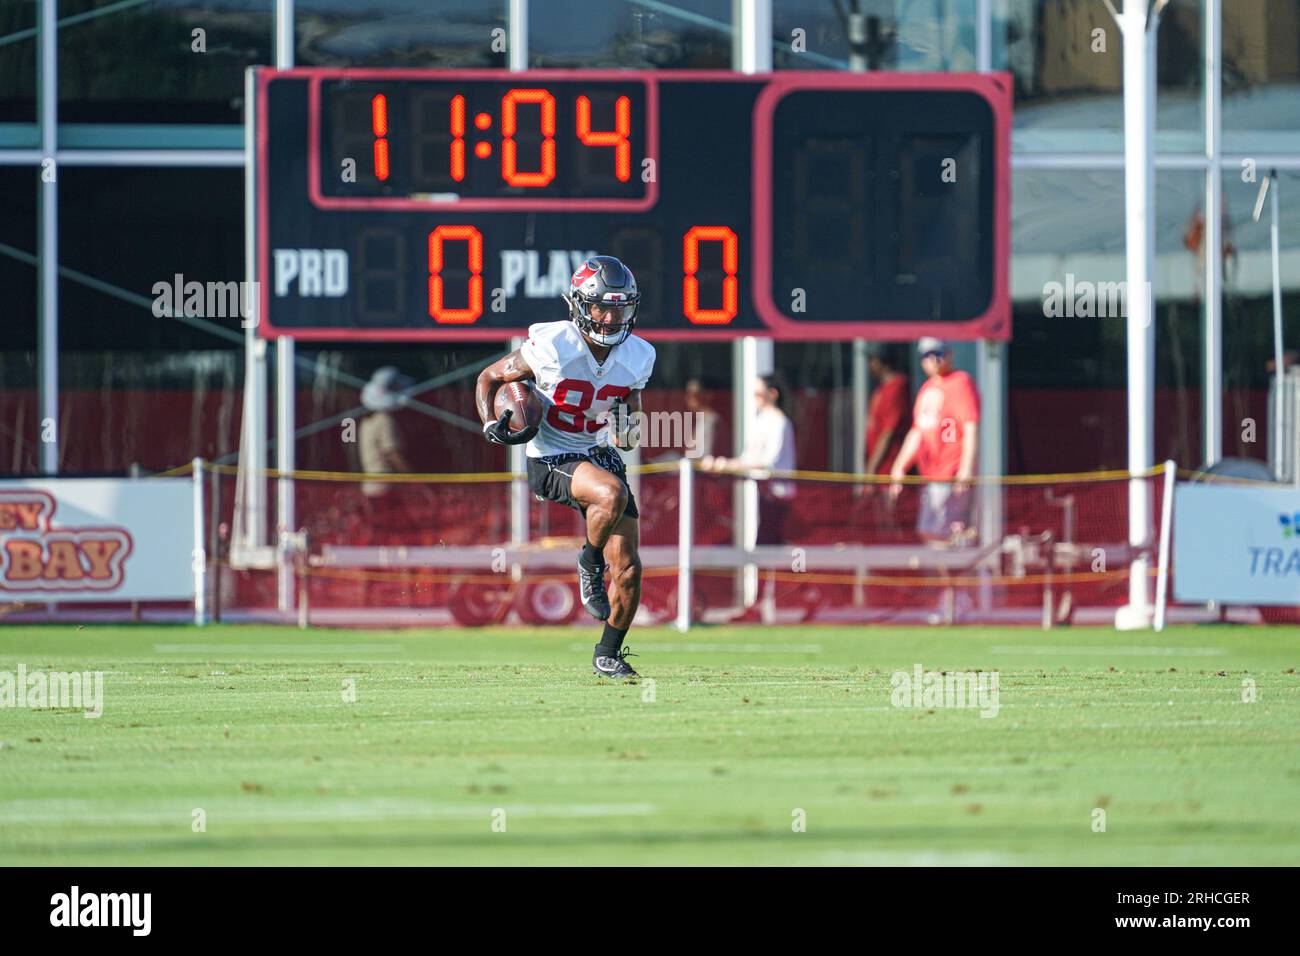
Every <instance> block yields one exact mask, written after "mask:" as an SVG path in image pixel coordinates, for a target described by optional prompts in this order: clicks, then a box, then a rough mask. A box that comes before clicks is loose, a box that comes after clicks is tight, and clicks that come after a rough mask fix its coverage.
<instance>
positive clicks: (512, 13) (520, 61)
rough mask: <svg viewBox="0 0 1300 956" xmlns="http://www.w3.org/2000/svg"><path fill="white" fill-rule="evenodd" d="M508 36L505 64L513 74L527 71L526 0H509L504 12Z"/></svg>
mask: <svg viewBox="0 0 1300 956" xmlns="http://www.w3.org/2000/svg"><path fill="white" fill-rule="evenodd" d="M506 30H507V32H508V34H509V46H508V47H507V49H508V50H509V53H508V54H507V62H508V64H509V66H510V69H512V70H514V71H515V72H519V71H520V70H526V69H528V0H510V6H509V9H508V10H507V12H506Z"/></svg>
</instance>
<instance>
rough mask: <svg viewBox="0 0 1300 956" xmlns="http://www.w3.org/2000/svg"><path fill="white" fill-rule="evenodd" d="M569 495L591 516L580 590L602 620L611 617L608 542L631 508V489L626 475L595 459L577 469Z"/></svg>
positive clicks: (590, 609)
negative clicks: (607, 577)
mask: <svg viewBox="0 0 1300 956" xmlns="http://www.w3.org/2000/svg"><path fill="white" fill-rule="evenodd" d="M569 495H570V497H571V498H572V499H573V500H574V501H575V502H577V504H578V507H579V509H580V510H581V511H582V513H583V515H585V516H586V519H587V540H586V541H585V542H584V543H583V548H582V553H581V554H580V555H578V592H579V596H580V597H581V599H582V606H583V607H584V608H585V609H586V611H587V613H588V614H590V615H591V616H592V617H594V618H595V619H596V620H598V621H604V620H608V619H609V615H610V604H609V597H608V595H607V594H606V592H605V557H604V550H605V545H606V543H608V541H609V539H610V536H611V535H612V534H613V533H614V528H615V527H616V526H617V525H618V522H619V521H620V520H621V519H622V517H623V512H624V511H625V510H626V509H627V503H628V498H629V493H628V490H627V485H625V484H624V483H623V479H622V478H621V477H620V476H618V475H616V474H614V473H613V472H611V471H609V470H607V469H605V468H602V467H601V466H600V465H597V464H595V463H594V462H591V461H582V462H579V463H578V464H577V466H576V467H575V468H574V469H573V473H572V480H571V482H570V485H569Z"/></svg>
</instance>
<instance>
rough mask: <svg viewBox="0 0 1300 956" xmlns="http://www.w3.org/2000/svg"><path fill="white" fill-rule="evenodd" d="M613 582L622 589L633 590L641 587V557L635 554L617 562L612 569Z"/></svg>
mask: <svg viewBox="0 0 1300 956" xmlns="http://www.w3.org/2000/svg"><path fill="white" fill-rule="evenodd" d="M614 582H615V584H617V585H618V586H619V588H621V589H622V590H624V591H635V590H638V589H639V588H640V587H641V559H640V557H638V556H637V555H632V556H631V557H629V558H626V559H625V560H623V561H621V562H619V565H618V567H617V568H616V569H615V570H614Z"/></svg>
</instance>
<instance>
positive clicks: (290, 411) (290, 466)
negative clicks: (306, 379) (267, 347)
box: [275, 335, 298, 614]
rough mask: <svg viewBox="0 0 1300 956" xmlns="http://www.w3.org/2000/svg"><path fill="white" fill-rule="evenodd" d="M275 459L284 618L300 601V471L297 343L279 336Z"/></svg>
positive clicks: (279, 566) (281, 601)
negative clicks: (296, 475)
mask: <svg viewBox="0 0 1300 956" xmlns="http://www.w3.org/2000/svg"><path fill="white" fill-rule="evenodd" d="M275 360H276V369H275V395H276V425H275V434H276V442H275V459H276V469H277V470H278V471H279V472H280V477H279V480H278V481H277V482H276V496H275V497H276V512H277V514H276V528H277V530H278V531H279V535H278V540H279V548H278V550H277V558H276V560H277V563H278V569H279V582H278V583H279V587H278V602H277V603H278V605H279V608H280V612H281V613H282V614H288V613H290V612H291V611H292V610H293V603H294V600H295V599H296V597H297V589H296V587H295V586H294V564H293V549H294V545H293V544H292V540H293V534H294V532H295V530H296V529H297V523H298V517H297V510H296V509H295V507H294V481H293V478H292V477H291V476H292V474H293V472H294V470H295V469H296V468H297V467H298V464H297V455H296V454H295V451H296V448H295V445H296V442H295V432H296V431H297V421H296V417H297V416H296V415H295V411H296V409H295V408H294V397H295V395H296V392H297V390H296V389H295V388H294V371H295V369H294V340H293V339H291V338H290V337H289V336H287V335H281V336H277V337H276V340H275Z"/></svg>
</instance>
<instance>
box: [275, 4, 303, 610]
mask: <svg viewBox="0 0 1300 956" xmlns="http://www.w3.org/2000/svg"><path fill="white" fill-rule="evenodd" d="M294 53H295V50H294V8H293V0H276V2H275V67H276V69H277V70H290V69H293V61H294ZM294 353H295V349H294V340H293V339H291V338H290V337H288V336H285V335H280V336H276V340H275V361H276V370H275V397H276V443H275V459H276V468H277V470H278V471H279V472H280V480H279V481H278V482H277V490H276V512H277V515H276V526H277V528H278V530H279V532H280V533H279V536H278V537H279V541H278V543H279V547H278V548H277V557H276V561H277V565H278V569H279V576H278V588H277V590H278V592H279V593H278V595H277V597H278V600H277V604H278V605H279V608H280V613H282V614H288V613H289V612H291V611H292V610H293V605H294V601H295V600H296V599H297V593H296V590H297V589H296V588H295V586H294V566H293V557H292V545H291V544H290V542H291V540H292V539H291V538H290V536H291V535H292V534H293V533H294V530H295V525H296V522H297V515H296V514H295V513H294V487H293V479H292V478H290V477H287V476H288V475H290V474H292V472H293V471H294V470H295V469H297V467H298V463H297V456H296V455H295V450H296V447H295V441H294V433H295V431H296V430H297V421H296V416H295V414H294V412H295V409H294V398H295V396H296V395H297V371H298V370H297V368H296V367H295V365H294Z"/></svg>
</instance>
